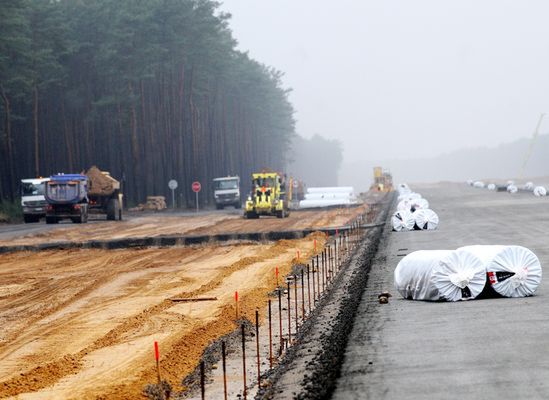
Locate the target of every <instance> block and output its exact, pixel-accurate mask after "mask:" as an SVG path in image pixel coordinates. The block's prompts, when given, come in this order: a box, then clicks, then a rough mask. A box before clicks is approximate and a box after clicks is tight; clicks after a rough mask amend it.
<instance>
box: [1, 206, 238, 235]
mask: <svg viewBox="0 0 549 400" xmlns="http://www.w3.org/2000/svg"><path fill="white" fill-rule="evenodd" d="M210 214H230V215H241V214H242V210H237V209H234V208H232V207H227V208H225V209H223V210H214V209H204V210H199V211H198V212H197V211H195V210H170V209H168V210H165V211H163V212H161V213H151V212H132V213H125V214H124V215H123V217H122V218H123V219H124V220H132V219H134V218H141V217H144V216H147V215H154V216H155V217H158V216H162V215H165V216H182V217H184V216H196V215H210ZM103 222H105V215H101V214H90V219H89V221H88V222H87V223H88V224H94V225H95V224H101V223H103ZM72 225H73V223H72V222H71V221H70V220H68V219H66V220H62V221H59V223H57V224H46V221H45V220H44V218H42V219H41V220H40V222H38V223H30V224H25V223H20V224H0V240H7V239H11V238H15V237H21V236H25V235H30V234H36V233H42V232H47V231H50V230H54V229H58V228H63V227H65V228H66V227H67V226H72ZM84 226H85V225H84Z"/></svg>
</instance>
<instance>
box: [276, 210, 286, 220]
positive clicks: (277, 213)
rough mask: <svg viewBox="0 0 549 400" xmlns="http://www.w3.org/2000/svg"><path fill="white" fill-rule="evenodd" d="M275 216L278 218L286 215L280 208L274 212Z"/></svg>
mask: <svg viewBox="0 0 549 400" xmlns="http://www.w3.org/2000/svg"><path fill="white" fill-rule="evenodd" d="M276 216H277V217H278V218H285V217H286V212H285V211H284V210H283V209H282V210H280V211H277V212H276Z"/></svg>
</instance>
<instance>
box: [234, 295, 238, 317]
mask: <svg viewBox="0 0 549 400" xmlns="http://www.w3.org/2000/svg"><path fill="white" fill-rule="evenodd" d="M234 301H235V304H236V319H238V290H237V291H236V292H234Z"/></svg>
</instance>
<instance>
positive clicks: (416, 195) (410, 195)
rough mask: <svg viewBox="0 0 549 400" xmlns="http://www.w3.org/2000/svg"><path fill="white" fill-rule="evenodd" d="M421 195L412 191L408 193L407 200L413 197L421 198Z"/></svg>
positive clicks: (413, 198)
mask: <svg viewBox="0 0 549 400" xmlns="http://www.w3.org/2000/svg"><path fill="white" fill-rule="evenodd" d="M421 198H422V197H421V195H420V194H419V193H416V192H412V193H409V194H408V200H415V199H421Z"/></svg>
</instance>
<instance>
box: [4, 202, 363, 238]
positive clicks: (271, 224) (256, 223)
mask: <svg viewBox="0 0 549 400" xmlns="http://www.w3.org/2000/svg"><path fill="white" fill-rule="evenodd" d="M366 208H367V206H366V205H362V206H359V207H353V208H347V209H331V210H315V211H293V212H292V213H291V214H290V216H289V217H288V218H284V219H279V218H276V217H261V218H260V219H256V220H248V219H243V218H242V216H239V215H231V214H218V213H212V214H201V215H198V216H172V215H154V216H143V217H138V218H132V219H131V220H127V221H105V222H102V223H96V224H84V225H68V226H67V227H66V228H65V227H63V228H60V227H59V228H56V229H54V230H51V231H45V232H40V233H32V234H26V235H20V236H15V237H12V238H10V239H4V240H0V246H1V245H14V246H16V245H33V244H34V245H36V244H40V243H51V242H60V241H75V242H85V241H90V240H106V239H121V238H138V237H154V236H161V235H205V234H218V233H247V232H267V231H277V230H280V231H283V230H300V229H306V228H322V227H338V226H342V225H345V224H347V222H348V221H349V220H350V219H352V218H354V217H356V216H357V215H359V214H362V213H364V212H365V210H366Z"/></svg>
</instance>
